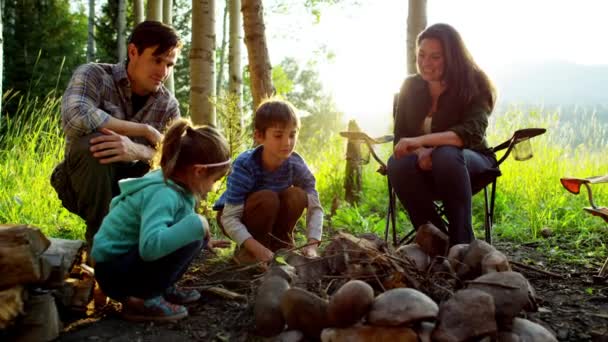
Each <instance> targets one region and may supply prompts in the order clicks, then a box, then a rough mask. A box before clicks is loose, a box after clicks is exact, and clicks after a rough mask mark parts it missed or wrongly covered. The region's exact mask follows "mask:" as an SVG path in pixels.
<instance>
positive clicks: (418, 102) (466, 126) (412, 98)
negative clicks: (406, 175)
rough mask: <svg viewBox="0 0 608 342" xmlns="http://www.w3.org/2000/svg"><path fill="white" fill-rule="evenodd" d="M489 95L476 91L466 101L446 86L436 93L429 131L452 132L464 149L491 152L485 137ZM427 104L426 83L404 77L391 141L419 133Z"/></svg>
mask: <svg viewBox="0 0 608 342" xmlns="http://www.w3.org/2000/svg"><path fill="white" fill-rule="evenodd" d="M490 97H491V94H489V93H486V94H479V95H477V96H474V97H473V98H472V99H471V100H470V101H468V102H467V101H465V99H463V98H462V97H461V96H458V94H456V91H455V90H454V89H450V88H449V86H448V88H447V89H446V90H445V91H444V92H443V93H442V94H441V96H439V100H438V103H437V111H436V112H435V113H434V114H433V121H432V122H431V132H432V133H437V132H445V131H452V132H454V133H456V134H457V135H458V136H459V137H460V139H462V142H463V143H464V146H463V147H464V148H467V149H471V150H474V151H477V152H480V153H484V154H489V155H493V153H492V151H491V150H490V148H489V147H488V143H487V141H486V138H485V136H486V128H487V127H488V117H489V116H490V114H491V109H490V106H489V105H488V103H490V101H489V98H490ZM431 105H432V99H431V94H430V92H429V89H428V83H427V82H426V81H424V80H423V79H422V77H420V75H417V74H416V75H412V76H409V77H408V78H406V79H405V81H404V82H403V86H402V87H401V91H400V92H399V97H398V99H397V103H396V109H395V113H396V114H395V129H394V134H395V144H396V143H397V142H398V141H399V139H401V138H403V137H416V136H419V135H421V134H422V131H421V127H422V122H423V121H424V118H425V117H426V115H427V114H428V113H429V110H430V109H431Z"/></svg>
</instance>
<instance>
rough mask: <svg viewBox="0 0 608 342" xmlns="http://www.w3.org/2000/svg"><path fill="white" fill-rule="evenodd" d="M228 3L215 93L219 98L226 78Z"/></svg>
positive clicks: (223, 22) (225, 11) (223, 24)
mask: <svg viewBox="0 0 608 342" xmlns="http://www.w3.org/2000/svg"><path fill="white" fill-rule="evenodd" d="M228 1H229V0H226V1H225V2H226V4H225V6H224V19H223V21H222V44H221V45H220V51H219V52H220V60H219V62H218V70H217V77H216V82H215V93H216V95H217V97H220V95H221V93H222V80H223V78H224V64H225V59H226V44H227V41H228V39H227V37H226V32H227V31H228V30H227V29H226V22H227V19H228Z"/></svg>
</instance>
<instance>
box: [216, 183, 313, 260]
mask: <svg viewBox="0 0 608 342" xmlns="http://www.w3.org/2000/svg"><path fill="white" fill-rule="evenodd" d="M307 204H308V197H307V195H306V192H305V191H304V190H302V189H301V188H299V187H295V186H292V187H289V188H287V189H285V190H283V191H282V192H279V193H277V192H274V191H272V190H261V191H257V192H254V193H252V194H250V195H249V196H248V197H247V199H246V200H245V208H244V212H243V218H242V222H243V224H244V225H245V226H246V227H247V230H248V231H249V233H250V234H251V235H252V236H253V238H254V239H256V240H257V241H258V242H260V243H261V244H262V245H264V246H265V247H266V248H268V249H270V250H271V251H273V252H274V251H276V250H278V249H280V248H292V247H293V246H294V241H293V229H294V227H295V226H296V222H297V221H298V219H299V218H300V216H302V212H303V211H304V208H306V206H307ZM221 216H222V210H220V211H219V212H218V215H217V222H218V224H219V226H220V228H221V229H222V232H223V233H224V235H226V236H228V234H226V231H225V230H224V227H223V225H222V222H221V220H220V217H221Z"/></svg>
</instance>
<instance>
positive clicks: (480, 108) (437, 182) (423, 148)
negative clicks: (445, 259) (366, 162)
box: [388, 24, 496, 245]
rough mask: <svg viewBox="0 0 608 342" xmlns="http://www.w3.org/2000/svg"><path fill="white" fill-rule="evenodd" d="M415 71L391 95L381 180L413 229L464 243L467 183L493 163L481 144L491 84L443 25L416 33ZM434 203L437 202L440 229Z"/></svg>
mask: <svg viewBox="0 0 608 342" xmlns="http://www.w3.org/2000/svg"><path fill="white" fill-rule="evenodd" d="M417 67H418V73H417V74H414V75H411V76H409V77H407V78H406V80H405V82H404V83H403V86H402V87H401V91H400V93H399V99H398V102H397V109H396V114H395V130H394V135H395V141H394V143H395V150H394V154H393V156H392V157H391V158H390V159H389V161H388V177H389V179H390V182H391V184H392V186H393V188H394V189H395V193H396V194H397V197H398V198H399V200H400V201H401V203H402V204H403V205H404V207H405V208H406V210H407V212H408V214H409V217H410V220H411V221H412V224H413V225H414V227H415V228H417V227H419V226H420V225H422V224H425V223H427V222H431V223H433V224H434V225H435V226H437V227H439V228H440V229H442V230H444V231H445V230H446V228H447V232H448V234H449V237H450V245H455V244H459V243H469V242H471V241H472V240H473V239H474V235H473V229H472V224H471V200H472V195H473V193H472V188H471V182H472V180H474V178H475V176H476V175H481V174H483V172H484V171H486V170H488V169H489V168H492V167H493V166H494V165H495V163H496V159H495V156H494V154H493V152H492V151H491V150H490V148H489V147H488V144H487V142H486V139H485V132H486V128H487V126H488V117H489V116H490V113H491V112H492V109H493V107H494V100H495V91H494V87H493V86H492V83H491V81H490V80H489V79H488V76H487V75H486V74H485V73H484V72H483V71H482V70H481V69H480V68H479V66H477V64H476V63H475V61H474V60H473V58H472V57H471V55H470V53H469V51H468V50H467V48H466V46H465V45H464V42H463V40H462V38H461V36H460V34H459V33H458V32H457V31H456V30H455V29H454V28H453V27H451V26H450V25H447V24H435V25H432V26H430V27H428V28H427V29H426V30H424V31H423V32H422V33H420V35H419V36H418V39H417ZM435 200H440V201H442V202H443V204H444V208H445V214H446V217H447V221H448V222H449V223H448V227H445V224H444V222H443V220H442V219H441V217H440V216H439V214H438V213H437V211H436V209H435V206H434V201H435Z"/></svg>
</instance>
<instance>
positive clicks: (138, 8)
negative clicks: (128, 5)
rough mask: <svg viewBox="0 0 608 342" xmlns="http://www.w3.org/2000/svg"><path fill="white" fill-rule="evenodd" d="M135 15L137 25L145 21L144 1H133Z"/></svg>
mask: <svg viewBox="0 0 608 342" xmlns="http://www.w3.org/2000/svg"><path fill="white" fill-rule="evenodd" d="M133 14H134V17H135V25H137V24H139V23H141V22H142V21H144V0H133Z"/></svg>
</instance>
